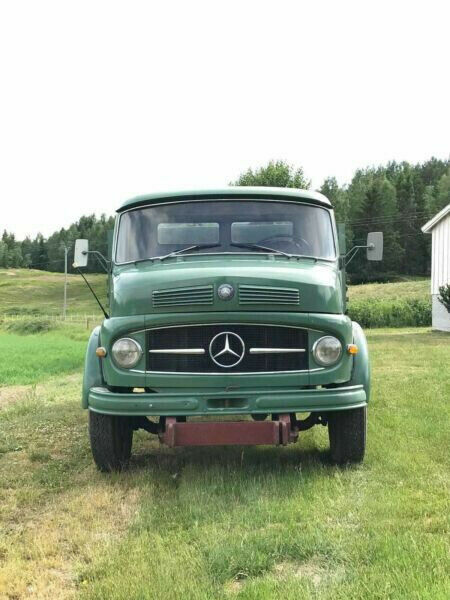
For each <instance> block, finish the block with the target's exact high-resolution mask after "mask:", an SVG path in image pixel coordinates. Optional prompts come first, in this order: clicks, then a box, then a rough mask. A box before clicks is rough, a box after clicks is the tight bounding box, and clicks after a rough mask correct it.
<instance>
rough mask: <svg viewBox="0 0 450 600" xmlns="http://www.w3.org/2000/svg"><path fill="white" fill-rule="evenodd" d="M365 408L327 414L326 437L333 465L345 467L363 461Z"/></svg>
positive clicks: (365, 426)
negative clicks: (328, 440) (328, 439)
mask: <svg viewBox="0 0 450 600" xmlns="http://www.w3.org/2000/svg"><path fill="white" fill-rule="evenodd" d="M366 434H367V407H366V406H364V407H363V408H353V409H351V410H342V411H336V412H332V413H328V437H329V438H330V454H331V460H332V461H333V463H336V464H338V465H345V464H348V463H360V462H362V460H363V459H364V453H365V450H366Z"/></svg>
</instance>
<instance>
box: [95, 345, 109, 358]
mask: <svg viewBox="0 0 450 600" xmlns="http://www.w3.org/2000/svg"><path fill="white" fill-rule="evenodd" d="M95 354H96V355H97V356H99V357H100V358H103V357H104V356H106V348H103V346H99V347H98V348H97V350H96V351H95Z"/></svg>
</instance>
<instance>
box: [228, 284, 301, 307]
mask: <svg viewBox="0 0 450 600" xmlns="http://www.w3.org/2000/svg"><path fill="white" fill-rule="evenodd" d="M239 303H240V304H271V305H273V304H295V305H298V304H299V303H300V293H299V291H298V290H297V289H296V288H278V287H269V286H257V285H240V286H239Z"/></svg>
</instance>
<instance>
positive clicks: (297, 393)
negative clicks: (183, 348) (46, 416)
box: [88, 385, 367, 416]
mask: <svg viewBox="0 0 450 600" xmlns="http://www.w3.org/2000/svg"><path fill="white" fill-rule="evenodd" d="M366 404H367V402H366V392H365V391H364V388H363V386H362V385H350V386H342V387H334V388H318V389H317V388H316V389H273V390H270V391H267V390H254V391H247V390H241V391H240V392H236V391H229V392H204V391H198V390H192V391H189V390H188V391H184V392H170V393H159V392H156V393H120V392H110V391H109V390H108V389H107V388H105V387H93V388H91V389H90V391H89V398H88V408H89V409H90V410H93V411H94V412H98V413H103V414H109V415H124V416H189V415H192V416H205V415H215V416H217V415H245V414H258V413H259V414H264V413H295V412H324V411H332V410H346V409H350V408H359V407H362V406H365V405H366Z"/></svg>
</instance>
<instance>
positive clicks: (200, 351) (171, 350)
mask: <svg viewBox="0 0 450 600" xmlns="http://www.w3.org/2000/svg"><path fill="white" fill-rule="evenodd" d="M149 352H151V353H153V354H205V349H204V348H167V349H161V350H149Z"/></svg>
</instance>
